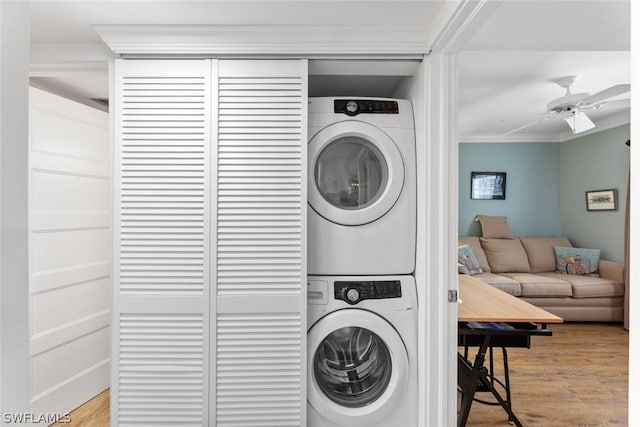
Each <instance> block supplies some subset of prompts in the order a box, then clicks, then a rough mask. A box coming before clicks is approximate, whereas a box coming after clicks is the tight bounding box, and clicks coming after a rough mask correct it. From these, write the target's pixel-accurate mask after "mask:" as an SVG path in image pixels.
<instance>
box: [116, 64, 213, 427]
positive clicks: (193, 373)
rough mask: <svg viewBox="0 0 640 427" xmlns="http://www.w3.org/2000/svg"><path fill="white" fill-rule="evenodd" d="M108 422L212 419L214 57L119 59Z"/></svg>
mask: <svg viewBox="0 0 640 427" xmlns="http://www.w3.org/2000/svg"><path fill="white" fill-rule="evenodd" d="M115 82H116V83H115V93H114V96H115V100H114V101H115V102H114V106H115V124H114V127H115V152H114V190H115V191H114V210H113V212H114V258H113V263H114V278H113V279H114V287H115V289H114V292H115V298H114V307H113V311H114V319H113V333H114V339H113V340H112V343H113V348H112V359H111V360H112V364H113V366H112V373H113V374H112V381H111V402H112V409H111V423H112V424H113V425H117V426H142V425H144V426H150V425H153V426H163V425H167V426H168V425H172V426H189V425H193V426H202V425H206V423H207V420H208V418H209V413H208V411H209V396H208V387H209V384H208V378H209V349H210V341H209V340H210V338H209V306H210V285H209V280H210V230H211V228H210V227H211V226H210V224H211V220H210V218H211V210H210V203H211V186H210V182H211V180H210V168H209V164H210V153H211V132H210V129H211V99H212V90H211V61H208V60H198V61H195V60H194V61H134V60H118V61H116V64H115Z"/></svg>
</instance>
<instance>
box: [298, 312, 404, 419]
mask: <svg viewBox="0 0 640 427" xmlns="http://www.w3.org/2000/svg"><path fill="white" fill-rule="evenodd" d="M307 341H308V351H309V353H308V370H307V372H308V374H307V375H308V382H307V384H308V401H309V404H310V405H311V406H312V407H313V408H314V409H315V411H316V412H317V413H318V414H320V415H322V416H323V417H325V418H326V419H328V420H331V421H333V422H334V423H336V424H338V425H342V426H353V427H360V426H363V427H364V426H368V425H371V424H376V423H379V421H380V420H382V419H383V418H384V417H386V416H388V415H389V414H390V413H391V412H392V411H393V410H394V409H396V407H397V404H398V402H399V399H401V398H402V395H403V394H404V393H406V390H405V387H406V384H407V379H408V377H409V357H408V355H407V350H406V348H405V346H404V343H403V341H402V339H401V337H400V336H399V335H398V332H396V330H395V328H394V327H393V326H391V324H389V323H388V322H387V321H386V320H384V319H383V318H382V317H380V316H378V315H376V314H374V313H372V312H370V311H366V310H360V309H344V310H339V311H335V312H333V313H330V314H328V315H327V316H325V317H323V318H322V319H320V320H319V321H318V322H317V323H316V324H315V325H313V327H312V328H311V330H310V331H309V334H308V340H307ZM376 425H377V424H376Z"/></svg>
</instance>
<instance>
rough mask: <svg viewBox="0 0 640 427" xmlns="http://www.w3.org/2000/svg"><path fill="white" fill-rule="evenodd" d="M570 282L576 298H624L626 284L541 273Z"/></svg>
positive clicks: (592, 278) (594, 277)
mask: <svg viewBox="0 0 640 427" xmlns="http://www.w3.org/2000/svg"><path fill="white" fill-rule="evenodd" d="M540 275H541V276H547V277H555V278H558V279H560V280H564V281H565V282H569V283H570V284H571V288H572V296H573V297H574V298H599V297H621V296H624V283H621V282H616V281H615V280H610V279H605V278H604V277H598V276H576V275H572V274H562V273H541V274H540Z"/></svg>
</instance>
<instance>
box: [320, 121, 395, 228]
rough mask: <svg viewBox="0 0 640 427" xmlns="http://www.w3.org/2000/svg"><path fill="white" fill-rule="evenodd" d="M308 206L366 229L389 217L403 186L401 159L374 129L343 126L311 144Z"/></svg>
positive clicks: (325, 132) (361, 125)
mask: <svg viewBox="0 0 640 427" xmlns="http://www.w3.org/2000/svg"><path fill="white" fill-rule="evenodd" d="M309 164H310V167H309V203H310V204H311V207H312V208H313V209H314V210H315V211H316V212H318V213H319V214H320V215H322V216H323V217H324V218H325V219H327V220H329V221H332V222H335V223H338V224H343V225H362V224H367V223H369V222H372V221H375V220H377V219H378V218H380V217H382V216H383V215H384V214H386V213H387V212H388V211H389V209H391V208H392V207H393V205H394V204H395V202H396V201H397V200H398V197H399V196H400V193H401V191H402V187H403V185H404V166H403V162H402V156H401V155H400V151H399V150H398V147H397V146H396V145H395V143H394V142H393V140H392V139H391V138H390V137H389V136H388V135H387V134H386V133H384V132H383V131H381V130H380V129H378V128H376V127H375V126H372V125H369V124H367V123H363V122H358V121H347V122H340V123H336V124H334V125H331V126H328V127H326V128H324V129H323V130H321V131H320V132H318V133H317V134H316V135H315V136H314V137H313V138H312V139H311V141H310V142H309Z"/></svg>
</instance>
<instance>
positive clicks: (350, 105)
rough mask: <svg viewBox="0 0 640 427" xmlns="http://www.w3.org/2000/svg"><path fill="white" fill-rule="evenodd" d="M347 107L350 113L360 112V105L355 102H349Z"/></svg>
mask: <svg viewBox="0 0 640 427" xmlns="http://www.w3.org/2000/svg"><path fill="white" fill-rule="evenodd" d="M345 107H346V109H347V111H348V112H349V113H355V112H357V111H358V103H357V102H355V101H349V102H347V105H346V106H345Z"/></svg>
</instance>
